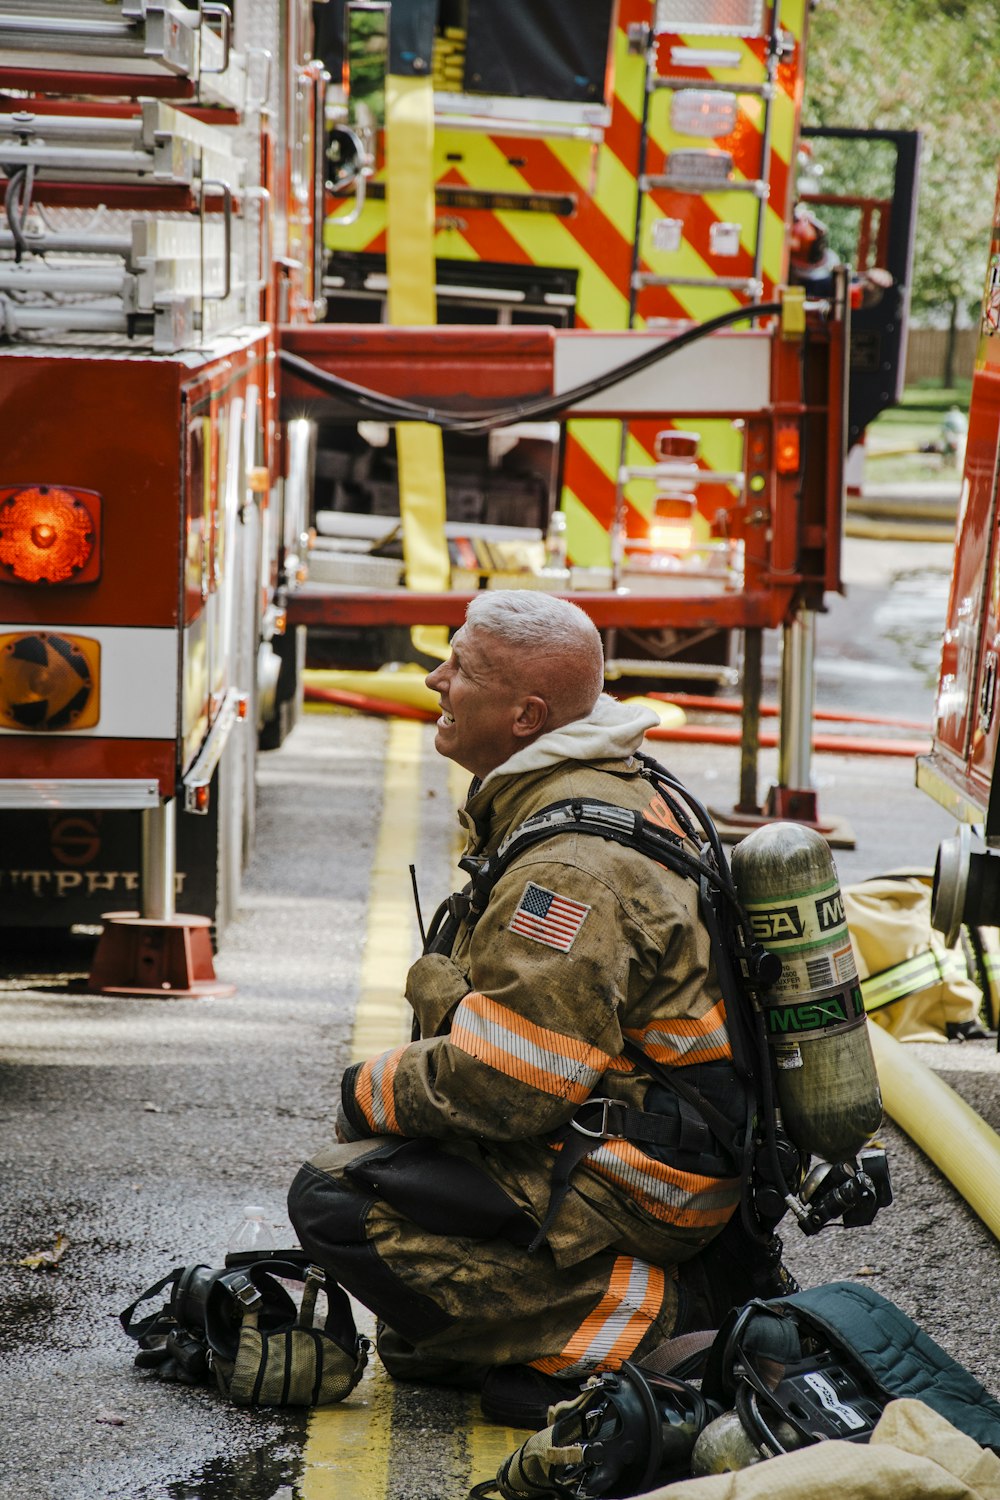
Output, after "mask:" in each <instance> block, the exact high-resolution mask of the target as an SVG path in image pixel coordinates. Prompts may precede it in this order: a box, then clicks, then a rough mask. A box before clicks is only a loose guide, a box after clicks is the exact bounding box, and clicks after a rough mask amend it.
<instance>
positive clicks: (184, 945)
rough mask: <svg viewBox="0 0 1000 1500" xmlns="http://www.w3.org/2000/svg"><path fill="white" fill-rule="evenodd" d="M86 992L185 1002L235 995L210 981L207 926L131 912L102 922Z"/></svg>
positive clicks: (230, 987) (180, 916) (201, 920)
mask: <svg viewBox="0 0 1000 1500" xmlns="http://www.w3.org/2000/svg"><path fill="white" fill-rule="evenodd" d="M102 921H103V922H104V932H103V933H102V934H101V937H100V938H99V940H98V943H97V948H96V950H95V953H94V960H93V963H92V965H91V969H90V974H89V976H88V979H87V988H88V989H89V990H90V991H92V992H93V993H95V994H99V995H150V996H153V995H161V996H164V997H170V998H173V997H175V996H176V997H177V998H178V999H189V998H193V997H196V996H204V995H216V996H226V995H233V994H235V993H236V986H235V985H234V984H225V983H223V982H222V981H221V980H219V979H216V977H215V966H214V963H213V961H212V938H211V930H210V929H211V926H212V924H211V922H210V921H209V919H208V917H195V916H191V915H189V914H186V913H182V912H178V913H177V914H176V915H175V916H173V917H170V918H167V919H160V918H155V917H142V916H140V915H139V913H138V912H135V911H109V912H105V913H104V916H103V917H102Z"/></svg>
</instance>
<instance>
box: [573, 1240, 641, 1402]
mask: <svg viewBox="0 0 1000 1500" xmlns="http://www.w3.org/2000/svg"><path fill="white" fill-rule="evenodd" d="M650 1269H651V1268H650V1267H649V1265H647V1263H646V1262H645V1261H644V1260H635V1259H633V1261H632V1265H631V1267H630V1269H629V1277H628V1288H627V1290H626V1292H625V1294H624V1296H623V1297H622V1298H621V1300H620V1302H619V1303H618V1306H617V1307H616V1308H615V1310H614V1311H613V1312H610V1313H609V1314H608V1316H607V1317H606V1318H605V1320H604V1322H603V1324H602V1325H601V1328H600V1330H599V1332H598V1333H597V1334H595V1336H594V1338H593V1339H592V1340H591V1341H590V1343H589V1344H588V1346H587V1350H586V1353H584V1354H582V1355H581V1356H580V1358H579V1359H578V1360H577V1361H576V1363H575V1364H572V1365H567V1366H566V1368H565V1369H563V1370H560V1372H559V1373H560V1375H576V1374H581V1375H588V1374H590V1372H591V1371H592V1370H593V1369H594V1367H595V1365H599V1364H601V1363H603V1361H604V1360H606V1359H607V1357H608V1355H609V1354H610V1353H611V1350H612V1349H613V1348H614V1346H615V1344H616V1343H617V1342H618V1340H619V1339H620V1338H621V1336H622V1334H623V1333H624V1332H625V1330H626V1328H627V1327H628V1325H629V1324H630V1323H631V1322H632V1321H633V1319H634V1318H636V1317H641V1318H642V1321H643V1325H644V1326H643V1327H642V1328H641V1329H640V1330H639V1331H638V1334H637V1337H636V1340H635V1343H636V1344H638V1342H639V1340H640V1339H641V1337H642V1335H643V1333H645V1331H646V1329H647V1328H648V1327H649V1325H650V1323H651V1322H652V1321H653V1320H652V1318H651V1317H650V1316H649V1314H648V1313H647V1312H645V1311H644V1308H643V1303H644V1302H645V1300H646V1295H647V1293H648V1291H649V1279H650ZM633 1348H634V1345H633Z"/></svg>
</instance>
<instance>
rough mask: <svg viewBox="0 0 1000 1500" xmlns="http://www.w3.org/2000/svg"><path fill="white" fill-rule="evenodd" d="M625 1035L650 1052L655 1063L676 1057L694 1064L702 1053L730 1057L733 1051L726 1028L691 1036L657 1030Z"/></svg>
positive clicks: (649, 1029) (718, 1027)
mask: <svg viewBox="0 0 1000 1500" xmlns="http://www.w3.org/2000/svg"><path fill="white" fill-rule="evenodd" d="M625 1035H626V1036H627V1037H628V1038H629V1039H630V1040H633V1041H635V1042H637V1043H638V1045H639V1046H640V1047H641V1048H642V1050H643V1051H644V1052H648V1053H649V1055H650V1057H651V1058H652V1059H653V1061H654V1062H664V1061H670V1060H672V1059H673V1058H675V1057H683V1058H685V1059H686V1060H687V1061H688V1062H692V1061H694V1060H695V1058H696V1057H697V1055H698V1054H699V1053H701V1052H712V1053H719V1052H724V1053H725V1055H726V1056H727V1057H729V1056H730V1055H731V1051H732V1049H731V1047H730V1044H729V1031H728V1029H727V1028H726V1027H725V1026H716V1027H714V1028H713V1029H712V1030H711V1031H708V1032H698V1033H696V1034H694V1035H689V1036H685V1035H684V1034H683V1033H680V1032H676V1031H657V1030H656V1029H655V1028H648V1029H647V1030H645V1031H641V1032H639V1031H636V1032H633V1031H626V1032H625Z"/></svg>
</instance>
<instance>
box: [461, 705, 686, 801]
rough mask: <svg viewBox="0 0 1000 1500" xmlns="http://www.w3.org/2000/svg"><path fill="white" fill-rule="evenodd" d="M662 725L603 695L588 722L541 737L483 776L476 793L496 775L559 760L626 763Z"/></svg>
mask: <svg viewBox="0 0 1000 1500" xmlns="http://www.w3.org/2000/svg"><path fill="white" fill-rule="evenodd" d="M659 722H660V719H659V716H658V715H657V714H656V713H654V712H653V710H652V709H651V708H643V707H642V706H641V704H636V703H620V702H619V701H618V699H617V698H612V697H611V696H610V694H608V693H602V694H601V696H600V697H599V698H598V700H597V702H596V703H595V704H594V707H593V709H592V710H591V712H590V713H589V714H588V715H587V717H586V718H585V719H574V720H573V721H572V723H569V724H563V726H562V727H561V728H560V729H551V730H549V732H548V733H547V734H543V735H540V736H539V738H538V739H537V740H533V741H532V743H531V744H530V745H526V746H525V747H524V749H523V750H518V751H516V752H515V754H513V755H512V756H511V757H510V758H509V760H505V761H504V762H503V764H502V765H500V766H496V767H495V768H494V769H493V770H492V771H490V772H489V774H488V775H486V776H484V777H483V780H482V782H481V783H480V786H479V787H478V788H477V791H478V790H480V789H481V788H482V787H484V786H487V785H488V784H489V783H490V782H491V781H492V780H493V778H494V777H495V776H517V775H519V774H520V773H521V772H523V771H541V770H544V769H545V767H547V766H554V765H558V763H559V762H560V761H566V760H625V759H627V758H628V756H630V755H632V754H634V752H635V751H636V750H638V748H639V746H640V745H641V744H642V740H643V736H644V734H645V733H646V730H647V729H652V727H653V725H654V724H659Z"/></svg>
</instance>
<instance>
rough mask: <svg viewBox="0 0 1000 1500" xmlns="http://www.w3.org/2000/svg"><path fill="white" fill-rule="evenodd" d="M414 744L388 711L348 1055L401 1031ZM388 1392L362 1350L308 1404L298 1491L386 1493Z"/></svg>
mask: <svg viewBox="0 0 1000 1500" xmlns="http://www.w3.org/2000/svg"><path fill="white" fill-rule="evenodd" d="M424 753H425V737H424V732H423V725H422V724H414V723H412V722H409V721H407V720H403V719H393V720H391V721H390V724H389V733H388V740H387V743H386V750H385V780H384V784H383V794H382V816H381V820H380V824H379V836H378V843H377V845H376V848H375V859H374V862H373V865H372V878H371V888H370V895H369V902H368V924H367V938H366V942H365V954H364V958H363V960H362V963H361V979H360V992H359V997H358V1006H357V1010H356V1011H355V1016H354V1031H353V1034H352V1037H351V1061H352V1062H362V1061H364V1059H365V1058H366V1057H372V1056H373V1055H374V1054H375V1053H378V1052H385V1051H386V1050H387V1049H388V1048H390V1047H396V1046H398V1045H399V1043H400V1042H404V1041H407V1040H409V1034H410V1027H409V1007H408V1005H407V1004H406V1001H405V1000H404V999H403V981H404V979H405V978H406V971H407V969H408V968H409V966H410V964H411V963H412V961H413V957H414V949H415V933H416V919H415V915H414V909H413V893H412V886H411V884H410V879H409V872H408V871H409V865H410V864H411V862H412V861H413V858H414V855H415V853H416V848H417V839H418V834H419V821H420V800H421V799H420V783H421V774H420V773H421V761H422V758H423V755H424ZM394 1394H395V1391H394V1386H393V1383H392V1381H391V1380H390V1379H389V1378H388V1376H387V1375H386V1373H385V1371H384V1370H383V1369H382V1366H381V1365H380V1364H379V1363H378V1361H377V1360H375V1359H372V1361H371V1363H370V1364H369V1366H368V1369H367V1370H366V1371H365V1374H364V1377H363V1379H362V1381H361V1384H360V1385H359V1386H358V1388H357V1389H356V1390H355V1391H354V1392H353V1393H352V1394H351V1396H350V1397H349V1398H348V1400H347V1401H344V1402H341V1403H340V1405H338V1406H333V1407H328V1408H324V1409H322V1410H319V1411H314V1412H312V1413H311V1414H310V1417H309V1427H308V1432H307V1436H306V1444H305V1449H304V1452H303V1463H304V1475H303V1481H302V1500H344V1497H346V1496H347V1495H348V1494H350V1497H351V1500H387V1496H388V1482H389V1464H390V1456H391V1439H392V1416H393V1401H394Z"/></svg>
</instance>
